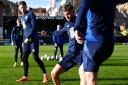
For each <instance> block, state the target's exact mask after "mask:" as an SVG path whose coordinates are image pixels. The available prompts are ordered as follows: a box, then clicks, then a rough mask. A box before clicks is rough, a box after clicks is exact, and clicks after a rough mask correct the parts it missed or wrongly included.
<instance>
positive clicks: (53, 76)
mask: <svg viewBox="0 0 128 85" xmlns="http://www.w3.org/2000/svg"><path fill="white" fill-rule="evenodd" d="M56 76H57V73H56V72H54V71H52V72H51V77H52V79H55V78H56Z"/></svg>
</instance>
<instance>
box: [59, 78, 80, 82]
mask: <svg viewBox="0 0 128 85" xmlns="http://www.w3.org/2000/svg"><path fill="white" fill-rule="evenodd" d="M61 81H62V82H64V81H80V79H75V78H74V79H61Z"/></svg>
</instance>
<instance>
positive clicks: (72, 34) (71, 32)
mask: <svg viewBox="0 0 128 85" xmlns="http://www.w3.org/2000/svg"><path fill="white" fill-rule="evenodd" d="M70 36H71V38H74V36H75V35H74V27H71V29H70Z"/></svg>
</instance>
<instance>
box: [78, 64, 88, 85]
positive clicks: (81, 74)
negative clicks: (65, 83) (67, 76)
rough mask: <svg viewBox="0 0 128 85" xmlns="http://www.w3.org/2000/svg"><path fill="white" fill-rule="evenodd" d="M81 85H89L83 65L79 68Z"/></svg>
mask: <svg viewBox="0 0 128 85" xmlns="http://www.w3.org/2000/svg"><path fill="white" fill-rule="evenodd" d="M79 76H80V85H87V82H86V77H85V72H84V69H83V64H81V66H80V67H79Z"/></svg>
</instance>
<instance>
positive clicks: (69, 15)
mask: <svg viewBox="0 0 128 85" xmlns="http://www.w3.org/2000/svg"><path fill="white" fill-rule="evenodd" d="M63 14H64V17H65V18H66V20H67V21H71V20H72V19H73V18H74V16H75V9H74V7H73V5H71V4H65V5H64V7H63Z"/></svg>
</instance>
